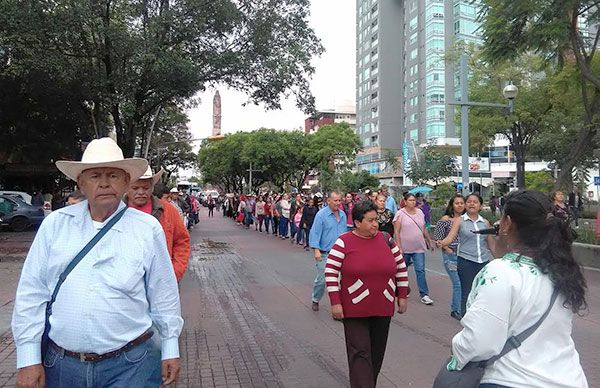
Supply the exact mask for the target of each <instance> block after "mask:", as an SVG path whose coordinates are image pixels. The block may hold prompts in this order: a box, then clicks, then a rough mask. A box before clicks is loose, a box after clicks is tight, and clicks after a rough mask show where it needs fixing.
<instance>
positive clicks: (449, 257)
mask: <svg viewBox="0 0 600 388" xmlns="http://www.w3.org/2000/svg"><path fill="white" fill-rule="evenodd" d="M442 258H443V260H444V268H446V272H447V273H448V277H449V278H450V281H451V282H452V303H451V304H450V311H456V312H457V313H460V312H461V309H460V296H461V292H460V278H459V277H458V263H457V258H456V253H447V252H446V251H442Z"/></svg>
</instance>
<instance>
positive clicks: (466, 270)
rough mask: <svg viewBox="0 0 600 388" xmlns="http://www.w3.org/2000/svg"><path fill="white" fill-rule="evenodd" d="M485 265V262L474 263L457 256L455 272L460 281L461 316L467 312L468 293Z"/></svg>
mask: <svg viewBox="0 0 600 388" xmlns="http://www.w3.org/2000/svg"><path fill="white" fill-rule="evenodd" d="M487 263H488V262H487V261H486V262H485V263H476V262H474V261H471V260H467V259H464V258H462V257H460V256H458V266H457V272H458V278H459V279H460V292H461V295H460V296H461V301H460V308H461V310H460V311H461V312H462V314H463V316H464V315H465V313H466V312H467V300H468V299H469V293H470V292H471V286H472V285H473V280H474V279H475V276H477V274H478V273H479V271H481V269H482V268H483V267H485V265H486V264H487Z"/></svg>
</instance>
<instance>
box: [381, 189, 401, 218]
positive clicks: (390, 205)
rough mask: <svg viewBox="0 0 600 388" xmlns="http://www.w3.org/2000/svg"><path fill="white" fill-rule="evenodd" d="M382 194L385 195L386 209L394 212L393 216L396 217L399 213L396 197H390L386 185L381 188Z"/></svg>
mask: <svg viewBox="0 0 600 388" xmlns="http://www.w3.org/2000/svg"><path fill="white" fill-rule="evenodd" d="M381 194H383V195H385V208H386V209H388V210H389V211H391V212H392V214H394V215H396V212H397V211H398V205H397V204H396V200H395V199H394V197H392V196H391V195H389V193H388V187H387V186H386V185H383V186H381Z"/></svg>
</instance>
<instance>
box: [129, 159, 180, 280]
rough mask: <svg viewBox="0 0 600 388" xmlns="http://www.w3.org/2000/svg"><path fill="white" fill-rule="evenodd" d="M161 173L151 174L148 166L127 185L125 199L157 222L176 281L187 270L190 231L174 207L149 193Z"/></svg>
mask: <svg viewBox="0 0 600 388" xmlns="http://www.w3.org/2000/svg"><path fill="white" fill-rule="evenodd" d="M162 174H163V170H162V169H161V170H160V171H159V172H157V173H156V174H154V175H152V170H151V169H150V167H148V169H147V170H146V172H145V173H144V175H142V176H141V177H140V178H139V179H138V180H136V181H135V182H132V183H131V185H130V186H129V190H127V195H126V196H125V202H127V204H128V205H129V207H131V208H134V209H137V210H139V211H142V212H144V213H146V214H150V215H152V216H154V218H156V219H157V220H158V222H160V225H161V226H162V228H163V231H164V232H165V237H166V239H167V249H168V250H169V256H171V263H172V264H173V269H174V270H175V276H176V277H177V281H178V282H179V281H181V278H183V274H184V273H185V271H186V270H187V266H188V261H189V258H190V251H191V247H190V234H189V233H188V231H187V229H186V227H185V224H184V223H183V220H182V219H181V216H180V215H179V211H178V210H177V208H175V206H173V204H171V203H170V202H169V201H167V200H166V199H159V198H157V197H155V196H153V195H152V192H153V191H154V185H156V183H157V182H158V181H160V177H161V176H162Z"/></svg>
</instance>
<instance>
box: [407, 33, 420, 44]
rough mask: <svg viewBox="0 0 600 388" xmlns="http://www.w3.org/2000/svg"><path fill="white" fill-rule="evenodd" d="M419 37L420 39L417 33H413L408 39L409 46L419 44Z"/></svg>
mask: <svg viewBox="0 0 600 388" xmlns="http://www.w3.org/2000/svg"><path fill="white" fill-rule="evenodd" d="M417 37H418V33H417V32H415V33H413V34H412V35H411V36H410V38H409V39H408V44H409V45H411V44H415V43H417Z"/></svg>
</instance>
